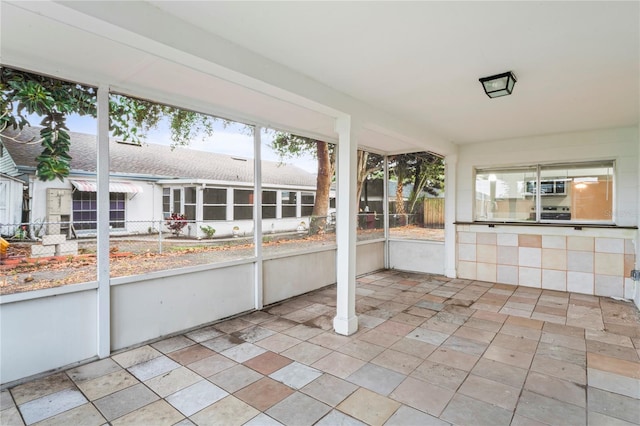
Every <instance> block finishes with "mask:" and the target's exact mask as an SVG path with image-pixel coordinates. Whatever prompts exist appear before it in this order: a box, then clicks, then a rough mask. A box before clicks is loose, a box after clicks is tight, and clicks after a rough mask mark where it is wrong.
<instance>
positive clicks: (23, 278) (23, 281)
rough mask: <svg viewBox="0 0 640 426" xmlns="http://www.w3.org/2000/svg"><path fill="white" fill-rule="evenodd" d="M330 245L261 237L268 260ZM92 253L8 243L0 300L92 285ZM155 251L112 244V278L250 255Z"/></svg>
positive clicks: (82, 246)
mask: <svg viewBox="0 0 640 426" xmlns="http://www.w3.org/2000/svg"><path fill="white" fill-rule="evenodd" d="M390 235H391V236H392V237H394V238H411V239H429V240H438V241H444V230H442V229H426V228H418V227H415V226H405V227H402V228H394V229H392V230H391V231H390ZM383 236H384V233H383V232H382V230H359V231H358V240H359V241H363V240H371V239H377V238H382V237H383ZM334 244H335V234H326V235H316V236H299V235H285V236H265V238H264V243H263V254H264V255H265V256H271V255H277V254H283V253H287V252H295V251H300V250H305V249H307V248H313V247H318V246H331V245H334ZM95 250H96V245H95V241H85V242H80V243H79V253H80V254H79V255H78V256H65V257H58V258H54V259H37V258H36V259H30V258H29V254H30V244H25V243H12V244H11V246H9V249H8V253H7V254H8V258H7V259H4V260H3V261H0V295H7V294H13V293H20V292H25V291H31V290H38V289H44V288H52V287H59V286H63V285H70V284H77V283H84V282H89V281H95V280H96V257H95ZM159 251H160V250H159V246H158V244H157V240H154V239H142V238H138V239H131V238H123V239H118V238H114V239H112V240H111V254H110V264H109V269H110V276H111V277H112V278H114V277H124V276H131V275H140V274H145V273H149V272H154V271H161V270H166V269H176V268H184V267H188V266H194V265H202V264H207V263H218V262H225V261H231V260H238V259H243V258H248V257H251V256H253V254H254V247H253V243H252V241H251V239H250V238H246V239H237V240H225V241H219V240H218V241H216V240H213V241H201V240H187V239H170V238H168V239H165V240H164V241H163V244H162V253H160V252H159Z"/></svg>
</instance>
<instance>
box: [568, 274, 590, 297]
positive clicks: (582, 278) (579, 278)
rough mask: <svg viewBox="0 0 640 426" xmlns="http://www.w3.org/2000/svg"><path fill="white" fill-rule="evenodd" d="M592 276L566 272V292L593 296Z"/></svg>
mask: <svg viewBox="0 0 640 426" xmlns="http://www.w3.org/2000/svg"><path fill="white" fill-rule="evenodd" d="M593 281H594V277H593V274H591V273H588V272H575V271H568V272H567V291H571V292H574V293H582V294H593Z"/></svg>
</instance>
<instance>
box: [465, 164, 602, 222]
mask: <svg viewBox="0 0 640 426" xmlns="http://www.w3.org/2000/svg"><path fill="white" fill-rule="evenodd" d="M613 177H614V162H613V161H602V162H590V163H574V164H554V165H538V166H530V167H519V168H509V169H497V168H496V169H479V170H476V190H475V220H477V221H499V222H503V221H504V222H511V221H513V222H521V221H522V222H552V223H553V222H560V223H562V222H607V223H611V222H612V221H613V214H612V212H613V190H614V185H613V181H614V179H613Z"/></svg>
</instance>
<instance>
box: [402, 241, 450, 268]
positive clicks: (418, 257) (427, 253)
mask: <svg viewBox="0 0 640 426" xmlns="http://www.w3.org/2000/svg"><path fill="white" fill-rule="evenodd" d="M444 264H445V250H444V243H443V242H440V241H421V240H389V268H391V269H399V270H401V271H411V272H424V273H428V274H440V275H444Z"/></svg>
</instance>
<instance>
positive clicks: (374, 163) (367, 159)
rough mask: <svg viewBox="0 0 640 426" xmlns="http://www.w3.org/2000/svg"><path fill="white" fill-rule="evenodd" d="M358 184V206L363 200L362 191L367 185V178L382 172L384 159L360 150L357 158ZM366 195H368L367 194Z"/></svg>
mask: <svg viewBox="0 0 640 426" xmlns="http://www.w3.org/2000/svg"><path fill="white" fill-rule="evenodd" d="M356 161H357V171H356V173H357V183H356V197H357V200H358V204H359V203H360V199H361V198H362V189H363V188H364V186H365V185H366V182H367V177H369V176H371V175H375V174H377V173H378V172H379V171H381V170H382V168H383V165H384V157H383V156H381V155H378V154H371V153H369V152H367V151H361V150H358V158H357V160H356ZM365 195H366V194H365ZM367 201H368V200H367V199H366V197H365V205H366V204H367Z"/></svg>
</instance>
